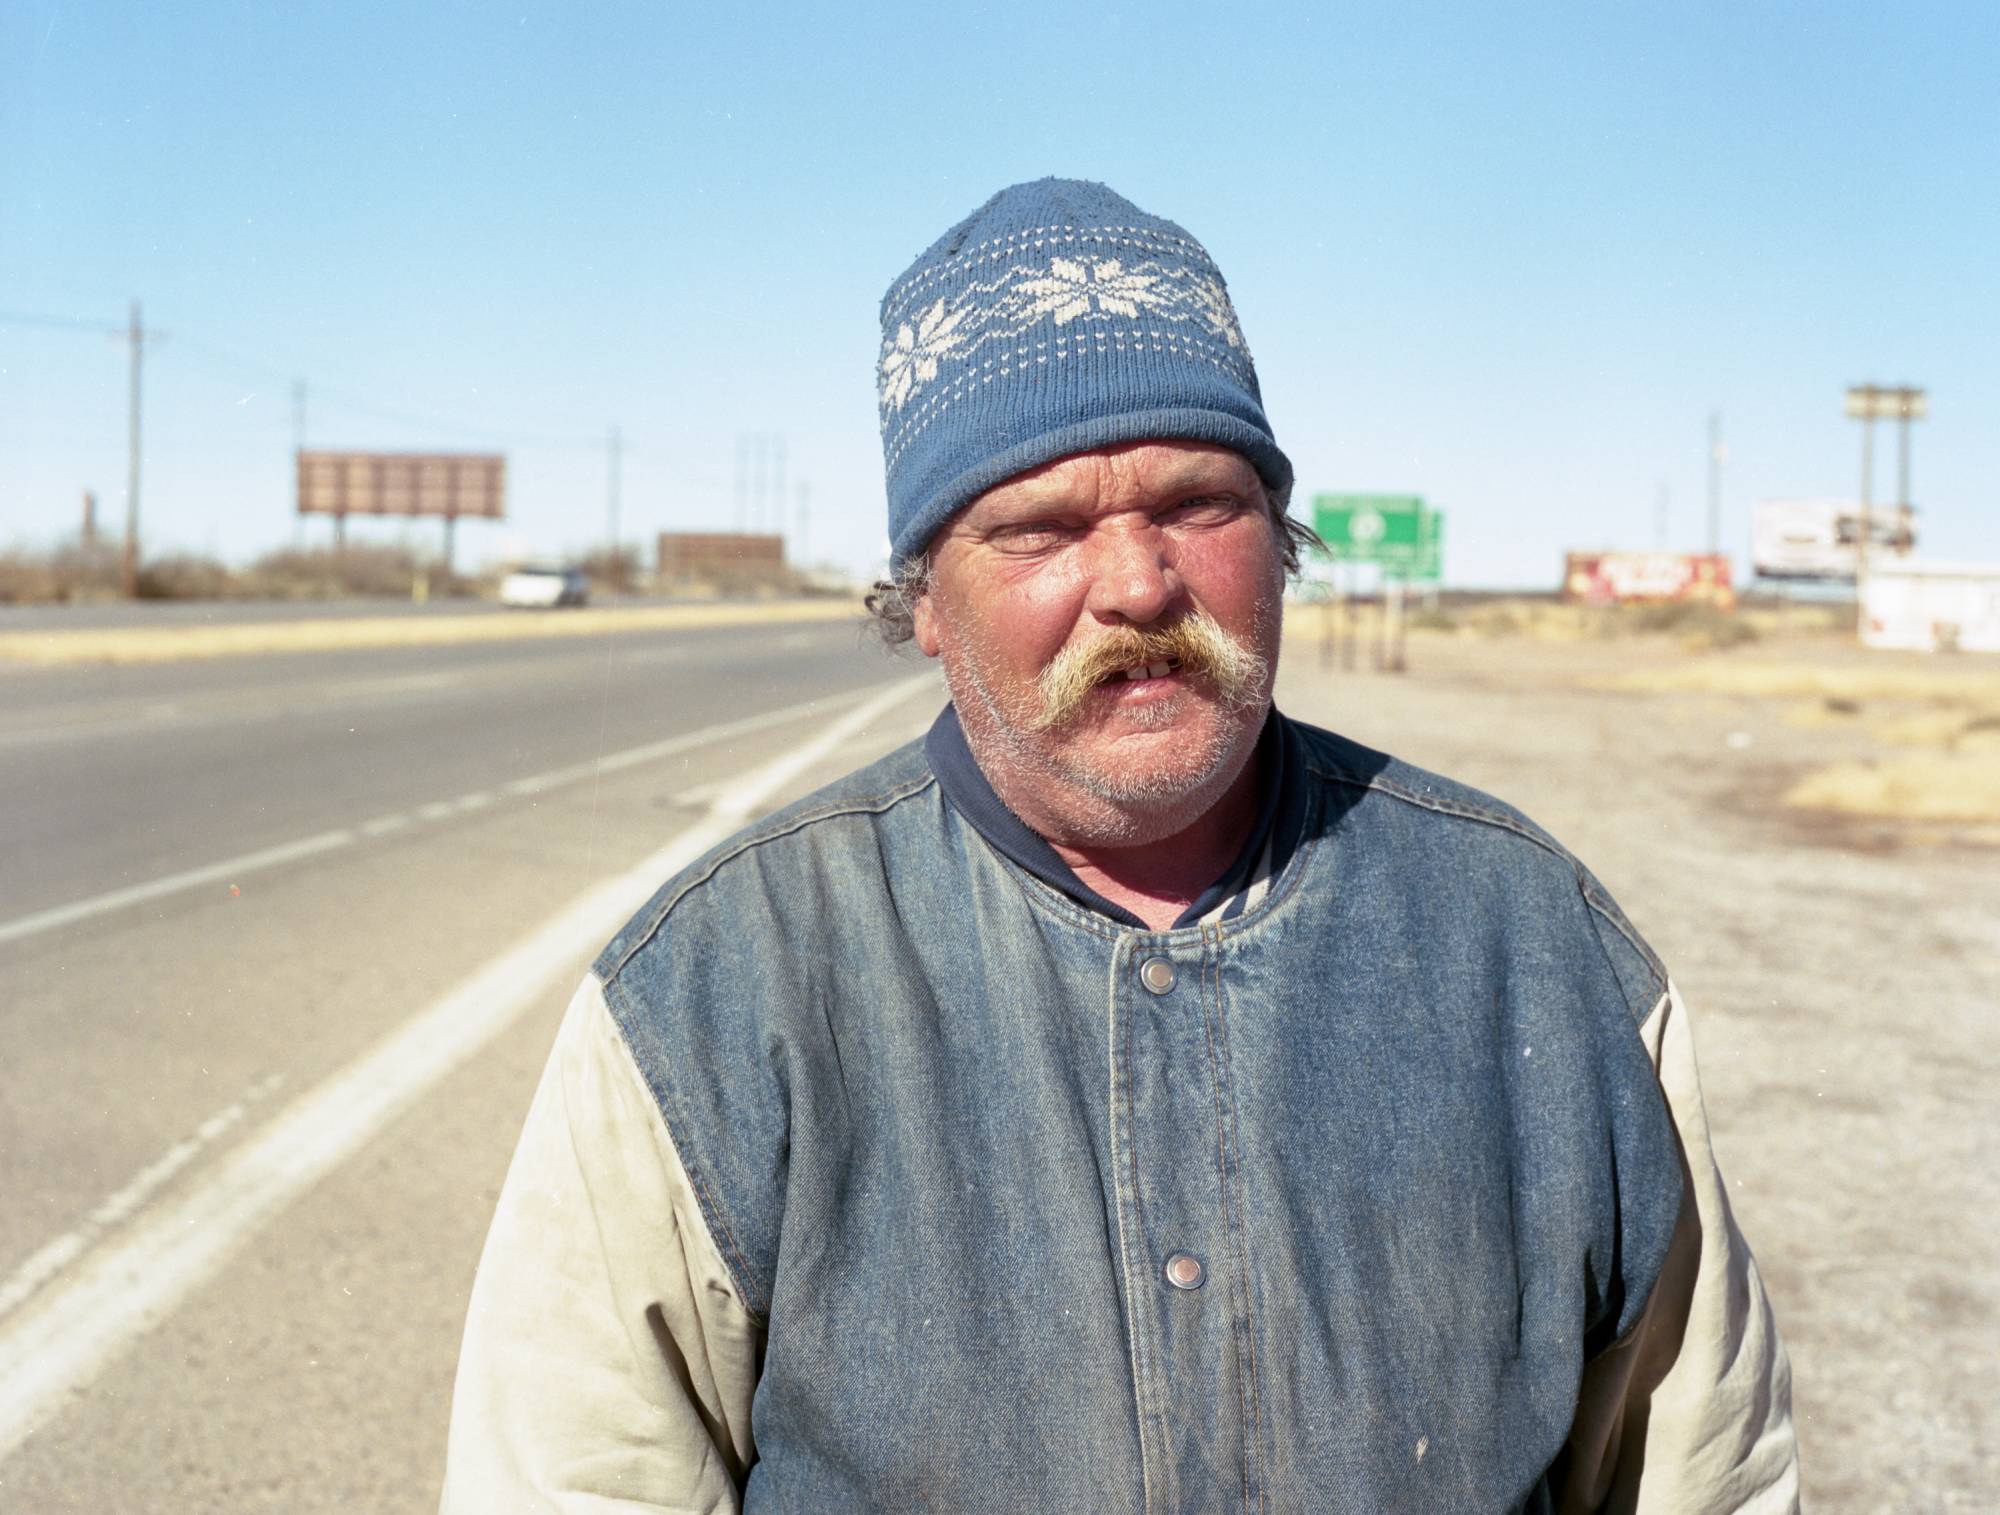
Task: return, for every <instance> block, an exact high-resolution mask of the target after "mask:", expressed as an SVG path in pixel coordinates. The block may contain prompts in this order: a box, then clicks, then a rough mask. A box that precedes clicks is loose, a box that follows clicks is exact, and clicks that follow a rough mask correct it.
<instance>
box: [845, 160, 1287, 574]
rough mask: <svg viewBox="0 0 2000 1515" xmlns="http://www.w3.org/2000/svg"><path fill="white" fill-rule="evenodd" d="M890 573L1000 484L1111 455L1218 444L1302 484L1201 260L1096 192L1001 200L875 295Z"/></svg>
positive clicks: (1210, 266)
mask: <svg viewBox="0 0 2000 1515" xmlns="http://www.w3.org/2000/svg"><path fill="white" fill-rule="evenodd" d="M877 380H878V384H877V393H876V398H877V404H878V407H879V409H880V413H881V421H882V457H883V462H884V464H885V465H886V468H887V471H888V479H889V538H890V541H891V543H892V544H893V547H892V552H891V566H892V567H893V568H895V569H897V570H900V569H902V567H903V566H904V565H905V564H906V563H908V562H909V560H910V559H912V558H914V557H916V556H918V555H919V554H920V553H922V552H923V550H924V548H925V546H926V545H927V544H928V543H929V541H930V539H931V536H932V535H933V534H934V533H935V532H936V531H937V529H938V528H939V527H940V526H942V525H943V524H944V523H945V522H946V521H947V520H949V519H950V518H951V516H952V515H953V514H954V513H955V512H956V511H958V510H959V509H960V508H961V507H963V506H965V505H967V504H969V503H970V502H971V501H973V500H974V499H976V498H978V496H980V495H981V494H983V493H985V492H986V491H987V490H988V489H991V488H992V487H993V486H994V485H995V484H998V483H1000V482H1002V481H1003V480H1006V479H1011V478H1012V477H1014V475H1016V474H1018V473H1022V472H1024V471H1025V470H1027V469H1030V468H1034V467H1036V466H1037V465H1039V464H1042V463H1047V462H1050V461H1051V460H1053V459H1055V458H1062V457H1067V456H1069V455H1070V454H1071V453H1077V452H1088V451H1089V450H1091V449H1092V448H1097V447H1107V446H1110V445H1112V444H1114V443H1118V442H1137V441H1145V440H1149V439H1155V438H1174V439H1183V440H1188V441H1196V442H1214V443H1218V444H1220V445H1221V446H1224V447H1227V448H1230V449H1232V450H1233V451H1235V452H1238V453H1240V454H1242V455H1243V456H1244V457H1245V458H1247V459H1249V460H1250V463H1251V465H1252V466H1253V467H1255V468H1256V470H1257V472H1258V475H1259V476H1260V477H1261V478H1262V479H1263V481H1264V483H1265V485H1266V487H1267V488H1270V489H1273V490H1280V489H1284V488H1285V487H1287V486H1288V485H1289V484H1290V483H1291V481H1292V465H1291V462H1290V460H1288V459H1287V458H1286V457H1285V455H1284V453H1282V452H1280V451H1279V450H1278V444H1277V441H1276V439H1275V438H1273V437H1272V435H1271V423H1270V422H1269V421H1267V420H1265V419H1264V406H1263V401H1262V399H1261V397H1260V396H1259V394H1258V391H1257V372H1256V370H1255V368H1253V367H1252V366H1251V363H1250V349H1249V347H1248V346H1247V345H1245V343H1244V341H1243V332H1242V329H1241V328H1240V327H1238V326H1237V324H1236V312H1235V310H1234V309H1233V308H1232V307H1231V305H1230V303H1229V292H1228V290H1227V288H1226V287H1225V286H1224V284H1223V282H1222V274H1221V271H1220V270H1219V269H1217V268H1216V266H1215V264H1214V263H1213V262H1212V261H1210V259H1209V256H1208V254H1207V253H1206V252H1204V251H1203V250H1202V247H1201V244H1200V243H1199V242H1197V241H1195V240H1194V238H1192V237H1190V236H1189V235H1188V234H1187V233H1186V232H1184V231H1182V230H1181V229H1180V227H1178V226H1176V225H1174V223H1173V222H1171V221H1162V220H1160V219H1159V218H1158V217H1156V216H1149V215H1147V214H1146V213H1145V212H1144V211H1142V210H1140V209H1139V207H1138V206H1136V205H1134V204H1132V202H1131V201H1129V200H1126V199H1124V198H1123V197H1122V196H1120V195H1117V194H1114V193H1113V192H1112V191H1111V190H1109V189H1107V188H1106V187H1105V186H1104V185H1102V184H1092V183H1089V182H1087V181H1085V180H1081V179H1038V180H1036V181H1035V182H1034V183H1032V184H1016V185H1014V186H1013V187H1012V188H1011V189H1003V190H1001V191H1000V193H999V194H997V195H995V196H994V197H993V198H992V199H990V200H988V201H987V202H986V203H985V204H984V205H982V206H980V207H979V209H978V210H976V211H974V212H973V213H972V214H971V215H970V216H968V217H966V218H965V220H963V221H961V222H959V223H958V225H956V226H954V227H953V228H952V229H951V230H950V231H948V232H946V233H945V234H944V235H943V236H942V237H940V238H939V239H938V240H937V242H936V243H935V244H933V245H932V247H931V248H930V249H929V251H927V252H925V253H924V255H923V256H922V257H920V258H918V259H917V261H916V262H915V263H913V264H912V265H911V266H910V268H909V270H908V272H906V273H905V274H904V275H903V276H902V277H901V278H900V279H898V280H897V281H896V282H895V283H894V284H892V285H890V286H889V292H888V293H887V294H886V295H884V296H883V297H882V360H881V363H880V365H879V367H878V370H877Z"/></svg>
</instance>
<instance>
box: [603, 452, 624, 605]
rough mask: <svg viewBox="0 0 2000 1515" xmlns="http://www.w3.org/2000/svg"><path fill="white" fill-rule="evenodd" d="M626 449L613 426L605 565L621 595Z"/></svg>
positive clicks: (608, 456)
mask: <svg viewBox="0 0 2000 1515" xmlns="http://www.w3.org/2000/svg"><path fill="white" fill-rule="evenodd" d="M624 447H625V443H624V440H623V439H622V438H621V437H620V436H619V435H618V428H617V427H616V426H613V427H612V428H611V439H610V441H609V443H608V444H607V451H606V458H605V462H606V464H607V467H606V470H605V486H606V489H607V490H608V494H609V498H608V499H607V501H606V505H605V509H606V511H607V513H608V516H609V519H608V520H607V522H606V523H605V524H606V528H607V536H606V545H607V547H609V549H610V552H611V558H610V561H609V562H608V563H607V564H606V565H605V568H606V571H607V572H608V573H609V574H610V575H611V578H612V582H613V583H615V584H616V585H617V586H618V588H619V591H620V592H621V593H622V592H623V591H624V588H625V570H624V562H623V560H622V559H621V558H620V557H619V555H618V491H619V486H620V485H621V484H622V483H623V482H624V481H623V479H622V477H621V475H622V474H623V472H624Z"/></svg>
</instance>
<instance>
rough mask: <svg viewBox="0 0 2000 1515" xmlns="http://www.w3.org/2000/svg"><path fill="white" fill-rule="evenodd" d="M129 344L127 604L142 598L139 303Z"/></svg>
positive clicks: (142, 342)
mask: <svg viewBox="0 0 2000 1515" xmlns="http://www.w3.org/2000/svg"><path fill="white" fill-rule="evenodd" d="M126 341H127V342H128V343H129V344H130V346H131V356H132V385H131V394H130V397H129V401H128V409H127V414H126V431H125V556H124V560H123V562H122V564H121V565H120V568H119V581H120V585H121V587H122V589H123V591H124V594H125V598H126V599H128V600H132V599H137V598H138V596H139V375H140V370H141V368H142V366H143V364H144V362H145V350H146V331H145V328H144V327H143V326H141V325H140V323H139V302H138V301H137V300H134V301H133V302H132V323H131V325H130V327H129V328H127V334H126Z"/></svg>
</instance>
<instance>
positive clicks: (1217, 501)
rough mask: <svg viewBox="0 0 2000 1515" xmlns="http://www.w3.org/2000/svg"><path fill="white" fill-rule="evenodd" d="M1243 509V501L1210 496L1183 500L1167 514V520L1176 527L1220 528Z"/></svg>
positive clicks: (1228, 497) (1221, 496)
mask: <svg viewBox="0 0 2000 1515" xmlns="http://www.w3.org/2000/svg"><path fill="white" fill-rule="evenodd" d="M1242 508H1243V502H1242V501H1241V500H1237V499H1233V498H1231V497H1230V496H1228V495H1208V496H1205V497H1203V498H1201V499H1197V500H1183V501H1181V503H1180V504H1178V505H1176V506H1174V507H1173V508H1172V509H1171V510H1169V511H1168V512H1167V519H1168V520H1169V521H1171V522H1173V523H1174V524H1175V525H1176V526H1220V525H1221V524H1222V523H1223V522H1225V521H1228V520H1231V519H1233V518H1234V517H1235V516H1236V514H1237V512H1239V511H1240V510H1241V509H1242Z"/></svg>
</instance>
